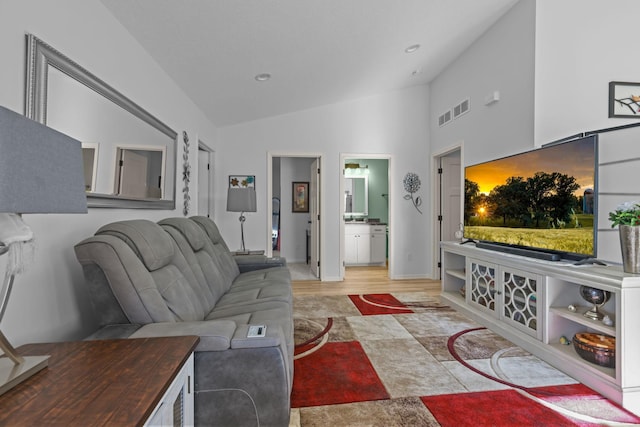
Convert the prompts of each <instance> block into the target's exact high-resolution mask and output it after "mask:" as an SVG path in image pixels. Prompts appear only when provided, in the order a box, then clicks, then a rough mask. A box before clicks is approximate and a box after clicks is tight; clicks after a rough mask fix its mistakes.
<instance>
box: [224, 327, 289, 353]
mask: <svg viewBox="0 0 640 427" xmlns="http://www.w3.org/2000/svg"><path fill="white" fill-rule="evenodd" d="M249 326H250V325H241V326H238V329H236V332H235V334H233V339H232V340H231V348H260V347H276V346H279V345H280V343H283V342H285V340H284V335H283V333H282V328H281V327H279V326H276V325H266V328H267V330H266V334H265V336H263V337H247V333H248V332H249Z"/></svg>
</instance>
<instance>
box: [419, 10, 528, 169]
mask: <svg viewBox="0 0 640 427" xmlns="http://www.w3.org/2000/svg"><path fill="white" fill-rule="evenodd" d="M534 36H535V2H533V1H530V0H524V1H520V2H518V3H516V5H515V6H513V7H512V8H511V10H509V11H508V12H507V13H506V14H505V15H504V16H503V17H502V18H501V19H500V20H499V21H498V22H496V24H495V25H494V26H493V27H491V28H490V29H489V30H488V31H487V32H486V33H485V34H483V35H482V36H481V37H480V38H479V39H478V40H477V41H476V42H474V44H473V45H471V46H470V47H469V48H468V49H467V50H466V51H465V52H464V53H463V54H462V55H461V56H460V57H459V58H458V59H456V60H455V61H454V62H453V63H452V64H451V65H450V66H449V67H447V68H446V69H445V70H444V71H443V72H442V73H441V74H440V75H439V76H438V77H437V78H436V79H434V81H433V82H432V84H431V98H430V116H429V117H430V120H429V123H430V125H431V152H432V153H436V152H441V151H442V150H444V149H445V148H448V147H450V146H452V145H454V144H458V143H460V142H462V143H463V144H464V146H463V156H464V162H465V164H466V165H468V164H473V163H478V162H481V161H485V160H489V159H492V158H496V157H502V156H505V155H508V154H513V153H516V152H520V151H524V150H527V149H531V148H533V129H534V109H533V99H534V84H533V83H534V70H535V65H534ZM494 91H499V92H500V101H499V102H497V103H495V104H493V105H489V106H485V105H484V103H485V102H484V99H485V97H486V96H487V95H489V94H491V93H493V92H494ZM466 98H469V99H470V104H471V108H470V111H469V112H468V113H466V114H464V115H462V116H460V117H459V118H458V119H455V120H453V121H451V122H449V123H448V124H446V125H444V126H442V127H438V116H440V115H441V114H442V113H444V112H445V111H446V110H448V109H450V108H452V107H453V106H454V105H456V104H458V103H459V102H460V101H462V100H464V99H466Z"/></svg>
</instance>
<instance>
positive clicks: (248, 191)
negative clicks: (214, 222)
mask: <svg viewBox="0 0 640 427" xmlns="http://www.w3.org/2000/svg"><path fill="white" fill-rule="evenodd" d="M227 211H228V212H256V189H255V188H229V191H228V192H227Z"/></svg>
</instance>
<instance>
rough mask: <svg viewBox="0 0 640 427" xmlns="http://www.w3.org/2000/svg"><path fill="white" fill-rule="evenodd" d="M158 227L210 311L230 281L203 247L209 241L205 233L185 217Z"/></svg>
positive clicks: (167, 221) (216, 261) (165, 220)
mask: <svg viewBox="0 0 640 427" xmlns="http://www.w3.org/2000/svg"><path fill="white" fill-rule="evenodd" d="M158 224H159V225H160V226H161V227H162V228H163V229H164V230H165V231H166V232H167V233H168V234H169V235H170V236H171V237H172V238H173V239H174V241H175V242H176V245H177V247H178V249H179V250H180V252H182V255H183V256H184V258H185V261H186V263H187V265H188V267H189V268H190V269H191V270H192V271H193V274H194V276H195V279H196V280H197V282H198V286H199V293H200V295H202V298H203V301H206V302H207V304H208V307H207V309H208V311H210V310H211V309H213V307H214V306H215V304H216V303H217V302H218V300H219V299H220V298H221V297H222V296H223V295H224V294H225V293H226V292H227V291H228V290H229V288H230V287H231V284H232V281H231V280H230V279H229V277H228V275H225V274H224V273H223V266H222V265H221V263H220V262H219V260H218V259H216V258H213V257H212V256H211V253H210V252H211V251H207V250H206V249H205V248H206V246H207V244H208V245H209V246H210V245H211V243H210V242H208V240H209V238H208V237H207V235H206V234H205V233H204V230H203V229H202V228H201V227H200V226H199V225H198V224H196V223H195V222H194V221H192V220H190V219H188V218H167V219H163V220H162V221H159V222H158Z"/></svg>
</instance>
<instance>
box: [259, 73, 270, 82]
mask: <svg viewBox="0 0 640 427" xmlns="http://www.w3.org/2000/svg"><path fill="white" fill-rule="evenodd" d="M270 78H271V74H269V73H262V74H258V75H257V76H256V77H255V79H256V80H257V81H259V82H266V81H267V80H269V79H270Z"/></svg>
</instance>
